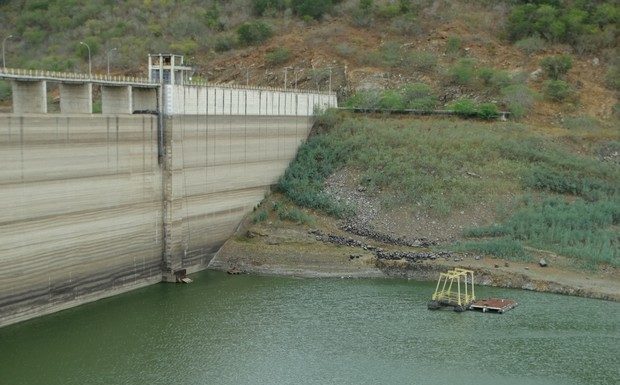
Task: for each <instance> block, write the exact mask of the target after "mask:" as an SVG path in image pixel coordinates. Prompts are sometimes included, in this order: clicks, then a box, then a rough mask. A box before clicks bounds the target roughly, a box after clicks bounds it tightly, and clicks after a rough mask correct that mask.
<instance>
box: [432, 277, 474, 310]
mask: <svg viewBox="0 0 620 385" xmlns="http://www.w3.org/2000/svg"><path fill="white" fill-rule="evenodd" d="M461 283H462V284H463V285H462V286H463V287H462V288H461ZM475 300H476V294H475V292H474V272H473V271H471V270H466V269H461V268H458V267H457V268H455V269H454V270H449V271H448V272H447V273H440V274H439V280H438V281H437V288H436V289H435V293H433V301H436V302H437V303H438V304H441V305H444V306H460V307H461V308H466V307H468V306H469V305H470V304H471V303H472V302H473V301H475Z"/></svg>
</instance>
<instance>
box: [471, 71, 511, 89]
mask: <svg viewBox="0 0 620 385" xmlns="http://www.w3.org/2000/svg"><path fill="white" fill-rule="evenodd" d="M478 78H480V80H481V81H482V84H483V85H484V86H486V87H488V88H490V89H491V90H493V91H494V92H498V91H499V90H500V89H502V88H504V87H507V86H509V85H510V84H512V78H511V77H510V75H509V74H508V73H507V72H506V71H499V70H496V69H493V68H488V67H484V68H481V69H480V70H478Z"/></svg>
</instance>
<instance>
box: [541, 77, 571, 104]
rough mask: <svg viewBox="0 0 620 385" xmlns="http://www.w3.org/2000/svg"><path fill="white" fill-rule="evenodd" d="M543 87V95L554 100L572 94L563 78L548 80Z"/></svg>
mask: <svg viewBox="0 0 620 385" xmlns="http://www.w3.org/2000/svg"><path fill="white" fill-rule="evenodd" d="M543 88H544V92H545V97H546V98H547V99H549V100H552V101H554V102H562V101H564V100H566V99H568V98H569V97H570V96H571V95H572V94H573V89H572V87H571V86H570V85H569V84H568V83H566V82H565V81H563V80H548V81H546V82H545V84H544V85H543Z"/></svg>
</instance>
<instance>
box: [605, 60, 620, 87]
mask: <svg viewBox="0 0 620 385" xmlns="http://www.w3.org/2000/svg"><path fill="white" fill-rule="evenodd" d="M605 84H606V85H607V87H608V88H609V89H611V90H614V91H620V65H612V66H610V67H609V69H608V70H607V73H606V74H605Z"/></svg>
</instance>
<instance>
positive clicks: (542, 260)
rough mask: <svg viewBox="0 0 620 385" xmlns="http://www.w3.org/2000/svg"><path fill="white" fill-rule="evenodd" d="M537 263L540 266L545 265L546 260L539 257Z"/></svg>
mask: <svg viewBox="0 0 620 385" xmlns="http://www.w3.org/2000/svg"><path fill="white" fill-rule="evenodd" d="M538 264H539V265H540V267H547V261H545V259H544V258H541V259H540V261H538Z"/></svg>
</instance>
